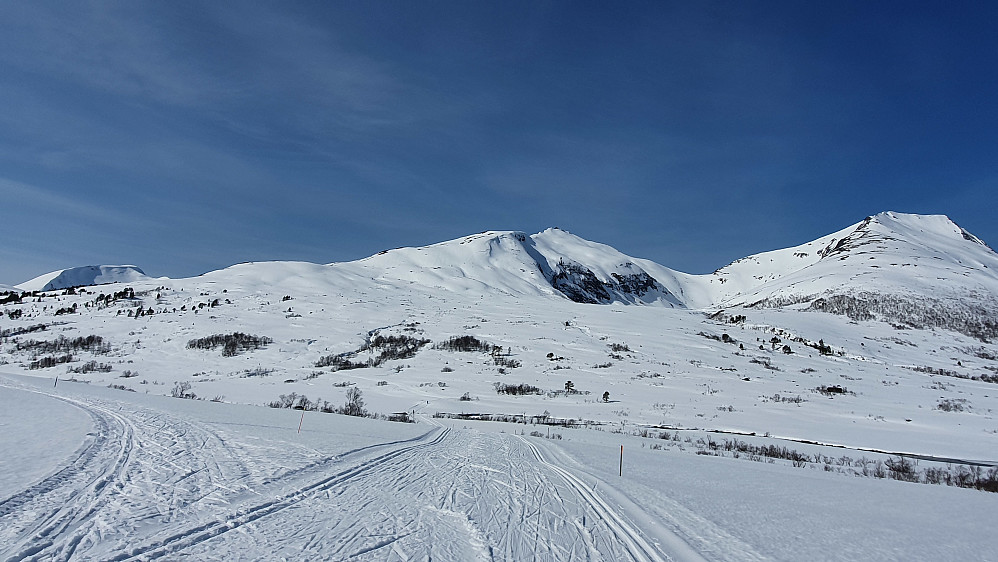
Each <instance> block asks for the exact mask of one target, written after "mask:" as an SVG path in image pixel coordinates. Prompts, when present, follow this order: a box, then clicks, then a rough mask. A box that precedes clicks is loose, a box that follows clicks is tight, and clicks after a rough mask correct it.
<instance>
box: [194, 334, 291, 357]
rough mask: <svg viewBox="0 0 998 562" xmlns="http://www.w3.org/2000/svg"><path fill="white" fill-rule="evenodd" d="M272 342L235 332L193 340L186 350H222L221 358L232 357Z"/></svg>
mask: <svg viewBox="0 0 998 562" xmlns="http://www.w3.org/2000/svg"><path fill="white" fill-rule="evenodd" d="M272 343H274V340H272V339H270V338H268V337H266V336H254V335H250V334H244V333H242V332H235V333H232V334H215V335H213V336H208V337H204V338H198V339H193V340H190V341H188V342H187V349H215V348H216V347H221V348H222V357H233V356H235V355H238V354H239V353H241V352H243V351H249V350H253V349H262V348H264V347H266V346H267V345H269V344H272Z"/></svg>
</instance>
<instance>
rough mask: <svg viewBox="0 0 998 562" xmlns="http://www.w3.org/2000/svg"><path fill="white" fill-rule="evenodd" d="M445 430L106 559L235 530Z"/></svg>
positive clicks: (150, 553) (169, 549)
mask: <svg viewBox="0 0 998 562" xmlns="http://www.w3.org/2000/svg"><path fill="white" fill-rule="evenodd" d="M449 432H450V429H449V428H441V429H437V430H435V434H434V435H433V438H432V439H430V440H428V441H424V442H417V443H414V444H411V445H408V446H405V447H400V448H398V449H395V450H392V451H390V452H388V453H384V454H381V455H379V456H377V457H374V458H372V459H369V460H367V461H364V462H362V463H360V464H357V465H354V466H352V467H349V468H346V469H343V470H341V471H340V472H337V473H336V474H333V475H331V476H328V477H325V478H322V479H320V480H317V481H315V482H312V483H311V484H307V485H305V486H302V487H301V488H299V489H297V490H295V491H294V492H291V493H288V494H284V495H281V496H278V497H276V498H273V499H270V500H268V501H266V502H263V503H259V504H256V505H254V506H250V507H243V508H241V509H239V510H238V511H236V512H235V513H232V514H230V515H228V516H226V517H224V518H221V519H218V520H215V521H211V522H208V523H204V524H201V525H197V526H195V527H191V528H188V529H184V530H181V531H177V532H174V533H173V534H171V535H170V536H168V537H166V538H164V539H160V540H156V541H154V542H152V543H149V544H146V545H143V546H138V547H135V548H132V549H130V550H129V551H128V552H126V553H122V554H119V555H117V556H114V557H111V558H108V560H112V561H121V560H132V559H136V558H139V557H142V559H144V560H145V559H155V558H161V557H164V556H169V555H171V554H173V553H176V552H179V551H181V550H183V549H186V548H189V547H191V546H194V545H197V544H199V543H202V542H205V541H207V540H209V539H212V538H214V537H217V536H219V535H221V534H223V533H226V532H228V531H231V530H233V529H237V528H239V527H241V526H243V525H246V524H248V523H252V522H254V521H257V520H258V519H261V518H263V517H266V516H268V515H272V514H274V513H277V512H279V511H281V510H284V509H287V508H289V507H292V506H294V505H296V504H298V503H299V502H301V501H303V500H305V499H308V498H310V497H313V496H315V495H316V494H319V493H321V492H324V491H326V490H329V489H330V488H332V487H334V486H337V485H339V484H342V483H344V482H347V481H349V480H351V479H353V478H356V477H359V476H362V475H365V474H368V473H371V472H374V471H376V470H379V469H380V468H382V466H383V465H384V464H385V463H386V462H388V461H391V460H393V459H396V458H398V457H401V456H404V455H409V454H412V453H413V452H415V451H418V450H420V449H425V448H428V447H433V446H435V445H437V444H438V443H440V442H441V441H442V440H443V439H444V438H445V437H446V435H447V434H448V433H449ZM427 435H429V434H427ZM424 437H425V435H424Z"/></svg>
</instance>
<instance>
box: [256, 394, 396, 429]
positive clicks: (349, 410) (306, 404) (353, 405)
mask: <svg viewBox="0 0 998 562" xmlns="http://www.w3.org/2000/svg"><path fill="white" fill-rule="evenodd" d="M266 405H267V406H268V407H270V408H287V409H292V410H305V411H309V412H323V413H326V414H342V415H345V416H356V417H362V418H373V419H381V420H386V421H394V422H403V423H415V420H413V419H412V416H410V415H409V414H408V413H407V412H399V413H394V414H389V415H384V414H375V413H372V412H368V411H367V409H366V408H364V396H363V393H362V392H361V391H360V390H359V389H357V388H350V389H349V390H347V395H346V401H345V402H344V403H343V405H341V406H335V405H333V404H330V403H329V401H327V400H323V399H321V398H317V399H316V400H315V401H314V402H313V401H312V400H310V399H309V398H308V397H307V396H305V395H304V394H298V393H297V392H292V393H290V394H282V395H280V396H279V397H278V399H277V400H274V401H273V402H268V403H267V404H266Z"/></svg>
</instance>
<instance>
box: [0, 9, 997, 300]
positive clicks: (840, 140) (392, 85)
mask: <svg viewBox="0 0 998 562" xmlns="http://www.w3.org/2000/svg"><path fill="white" fill-rule="evenodd" d="M991 6H995V4H992V3H984V2H967V3H961V2H938V3H929V2H898V3H891V2H856V3H850V2H841V1H836V2H797V1H793V2H769V1H767V2H730V3H729V2H688V1H683V2H665V1H662V2H643V1H636V2H582V1H573V2H542V1H529V2H495V3H486V2H407V1H406V2H403V1H399V2H338V3H333V2H306V3H292V2H264V3H253V2H238V3H227V2H182V1H176V2H124V1H122V2H110V3H83V2H67V3H59V2H13V1H11V2H7V1H3V2H0V201H3V205H2V207H0V208H2V209H3V213H2V216H3V220H2V221H0V239H2V240H3V243H2V244H0V283H7V284H13V283H18V282H21V281H24V280H27V279H29V278H31V277H34V276H36V275H40V274H42V273H45V272H48V271H51V270H55V269H62V268H65V267H72V266H78V265H90V264H122V263H132V264H135V265H138V266H140V267H142V268H143V269H144V270H145V271H146V273H148V274H150V275H155V276H161V275H167V276H171V277H181V276H190V275H197V274H200V273H203V272H205V271H209V270H212V269H218V268H222V267H226V266H228V265H231V264H233V263H238V262H243V261H259V260H306V261H312V262H319V263H326V262H331V261H347V260H352V259H358V258H361V257H365V256H367V255H370V254H373V253H376V252H378V251H381V250H383V249H386V248H393V247H398V246H416V245H424V244H430V243H434V242H439V241H443V240H447V239H452V238H457V237H460V236H463V235H465V234H470V233H473V232H479V231H482V230H523V231H527V232H530V233H532V232H537V231H540V230H543V229H544V228H547V227H549V226H558V227H561V228H563V229H566V230H569V231H571V232H573V233H575V234H578V235H579V236H582V237H584V238H587V239H590V240H595V241H599V242H603V243H607V244H610V245H612V246H614V247H616V248H617V249H619V250H621V251H622V252H624V253H627V254H630V255H633V256H636V257H643V258H649V259H652V260H655V261H657V262H659V263H661V264H663V265H666V266H669V267H673V268H675V269H679V270H682V271H687V272H691V273H703V272H709V271H712V270H713V269H716V268H717V267H720V266H723V265H725V264H727V263H728V262H730V261H732V260H734V259H737V258H740V257H743V256H745V255H748V254H752V253H756V252H761V251H766V250H771V249H775V248H779V247H786V246H792V245H796V244H799V243H803V242H805V241H808V240H811V239H814V238H817V237H819V236H821V235H824V234H827V233H830V232H833V231H835V230H838V229H840V228H844V227H846V226H848V225H850V224H852V223H855V222H858V221H860V220H862V219H863V218H864V217H865V216H867V215H870V214H874V213H877V212H880V211H884V210H894V211H901V212H914V213H929V214H947V215H949V216H950V217H951V218H952V219H953V220H955V221H956V222H957V223H959V224H960V225H961V226H963V227H964V228H966V229H968V230H970V231H971V232H973V233H975V234H977V235H978V236H980V237H982V238H984V239H985V240H986V241H989V242H990V243H992V245H994V244H998V223H996V221H995V218H994V211H993V210H994V209H995V208H998V200H996V199H998V197H996V193H998V109H996V108H998V33H995V31H994V30H995V29H998V9H996V8H993V7H991Z"/></svg>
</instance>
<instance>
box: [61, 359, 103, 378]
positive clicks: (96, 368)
mask: <svg viewBox="0 0 998 562" xmlns="http://www.w3.org/2000/svg"><path fill="white" fill-rule="evenodd" d="M69 372H70V373H76V374H80V375H84V374H86V373H110V372H111V366H110V365H108V364H107V363H98V362H96V361H87V362H86V363H84V364H82V365H80V366H79V367H71V368H70V369H69Z"/></svg>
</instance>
